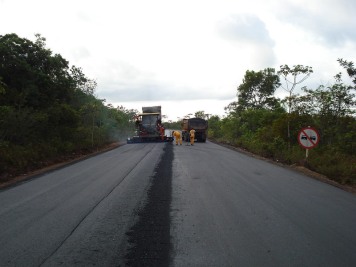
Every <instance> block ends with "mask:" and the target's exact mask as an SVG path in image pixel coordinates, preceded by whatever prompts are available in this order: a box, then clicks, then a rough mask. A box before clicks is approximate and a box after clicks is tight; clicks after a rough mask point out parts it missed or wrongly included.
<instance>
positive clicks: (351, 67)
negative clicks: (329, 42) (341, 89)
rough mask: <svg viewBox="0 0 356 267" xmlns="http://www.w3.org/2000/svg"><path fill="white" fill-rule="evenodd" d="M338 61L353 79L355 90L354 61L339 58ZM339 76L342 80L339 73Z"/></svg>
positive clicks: (355, 71)
mask: <svg viewBox="0 0 356 267" xmlns="http://www.w3.org/2000/svg"><path fill="white" fill-rule="evenodd" d="M337 61H338V62H339V64H340V65H341V66H342V67H343V68H344V69H346V71H347V74H348V75H349V76H350V78H353V80H352V82H353V83H354V89H356V69H355V67H354V63H353V62H352V61H346V60H343V59H342V58H339V59H338V60H337ZM338 75H339V78H341V74H340V73H339V74H338Z"/></svg>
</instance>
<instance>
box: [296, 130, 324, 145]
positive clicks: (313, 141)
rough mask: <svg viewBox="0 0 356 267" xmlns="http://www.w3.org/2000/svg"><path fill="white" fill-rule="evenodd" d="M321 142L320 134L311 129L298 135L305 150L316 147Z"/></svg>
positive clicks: (301, 131)
mask: <svg viewBox="0 0 356 267" xmlns="http://www.w3.org/2000/svg"><path fill="white" fill-rule="evenodd" d="M319 140H320V137H319V134H318V132H317V131H316V130H315V129H314V128H311V127H308V128H303V129H302V130H300V132H299V134H298V142H299V144H300V145H301V146H302V147H304V148H305V149H310V148H313V147H315V146H316V145H317V144H318V143H319Z"/></svg>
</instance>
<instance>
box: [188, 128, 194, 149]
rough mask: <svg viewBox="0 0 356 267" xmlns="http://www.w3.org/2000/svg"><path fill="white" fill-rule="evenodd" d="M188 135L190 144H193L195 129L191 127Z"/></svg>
mask: <svg viewBox="0 0 356 267" xmlns="http://www.w3.org/2000/svg"><path fill="white" fill-rule="evenodd" d="M189 136H190V145H191V146H193V145H194V140H195V130H194V129H193V128H192V129H191V130H190V131H189Z"/></svg>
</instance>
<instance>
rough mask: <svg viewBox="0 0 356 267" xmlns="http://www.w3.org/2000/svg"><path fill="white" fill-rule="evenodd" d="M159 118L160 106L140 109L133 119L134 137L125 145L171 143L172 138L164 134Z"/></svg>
mask: <svg viewBox="0 0 356 267" xmlns="http://www.w3.org/2000/svg"><path fill="white" fill-rule="evenodd" d="M161 116H162V114H161V106H153V107H142V113H139V114H137V115H136V118H135V127H136V129H135V135H134V136H133V137H130V138H128V139H127V143H128V144H133V143H148V142H172V141H173V137H172V136H169V137H168V136H167V135H166V134H165V130H164V128H163V125H162V120H161V119H162V118H161Z"/></svg>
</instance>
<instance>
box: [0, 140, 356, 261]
mask: <svg viewBox="0 0 356 267" xmlns="http://www.w3.org/2000/svg"><path fill="white" fill-rule="evenodd" d="M0 266H26V267H27V266H356V196H355V195H354V194H351V193H348V192H345V191H342V190H341V189H339V188H335V187H333V186H331V185H328V184H324V183H322V182H320V181H317V180H314V179H311V178H309V177H306V176H304V175H303V174H300V173H297V172H295V171H293V170H290V169H288V168H283V167H280V166H277V165H274V164H271V163H268V162H266V161H263V160H259V159H256V158H252V157H249V156H247V155H245V154H241V153H238V152H236V151H233V150H229V149H227V148H224V147H221V146H218V145H216V144H213V143H210V142H207V143H196V144H195V145H194V146H188V145H186V143H183V145H182V146H176V145H174V144H163V143H153V144H131V145H124V146H122V147H119V148H117V149H115V150H112V151H109V152H106V153H103V154H101V155H98V156H95V157H92V158H89V159H86V160H84V161H81V162H78V163H76V164H73V165H70V166H67V167H64V168H61V169H59V170H56V171H53V172H50V173H47V174H44V175H42V176H40V177H37V178H34V179H32V180H28V181H26V182H24V183H21V184H18V185H16V186H14V187H11V188H8V189H4V190H1V191H0Z"/></svg>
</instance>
